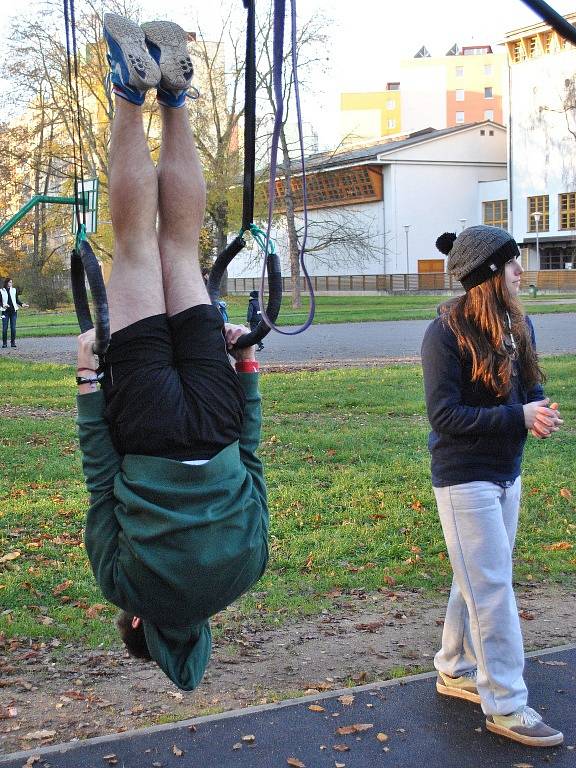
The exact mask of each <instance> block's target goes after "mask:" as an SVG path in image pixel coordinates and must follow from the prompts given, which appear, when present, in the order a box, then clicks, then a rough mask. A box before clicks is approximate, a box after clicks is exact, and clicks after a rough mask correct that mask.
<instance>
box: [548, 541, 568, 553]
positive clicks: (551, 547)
mask: <svg viewBox="0 0 576 768" xmlns="http://www.w3.org/2000/svg"><path fill="white" fill-rule="evenodd" d="M542 549H545V550H546V551H547V552H561V551H562V550H565V549H572V544H570V542H569V541H557V542H555V543H554V544H544V546H543V547H542Z"/></svg>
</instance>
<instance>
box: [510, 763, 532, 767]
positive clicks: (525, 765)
mask: <svg viewBox="0 0 576 768" xmlns="http://www.w3.org/2000/svg"><path fill="white" fill-rule="evenodd" d="M512 768H534V766H533V765H532V763H513V764H512Z"/></svg>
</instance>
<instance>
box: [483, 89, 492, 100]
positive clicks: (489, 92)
mask: <svg viewBox="0 0 576 768" xmlns="http://www.w3.org/2000/svg"><path fill="white" fill-rule="evenodd" d="M484 98H485V99H493V98H494V96H493V94H492V86H489V87H488V88H484Z"/></svg>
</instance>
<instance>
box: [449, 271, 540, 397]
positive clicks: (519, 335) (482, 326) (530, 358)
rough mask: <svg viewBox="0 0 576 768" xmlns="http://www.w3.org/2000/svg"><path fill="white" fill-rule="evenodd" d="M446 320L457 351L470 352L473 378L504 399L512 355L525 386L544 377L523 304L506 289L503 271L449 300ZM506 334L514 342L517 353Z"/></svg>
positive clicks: (510, 385)
mask: <svg viewBox="0 0 576 768" xmlns="http://www.w3.org/2000/svg"><path fill="white" fill-rule="evenodd" d="M506 313H508V316H509V317H510V326H511V327H508V317H507V315H506ZM445 319H446V322H447V323H448V326H449V327H450V328H451V330H452V332H453V333H454V335H455V336H456V340H457V341H458V347H459V349H460V352H461V353H462V354H465V353H467V354H469V355H470V358H471V360H472V381H473V382H475V381H479V382H481V383H482V384H483V385H484V386H485V387H486V388H487V389H488V390H490V391H492V392H493V393H494V394H495V395H496V396H497V397H500V398H504V397H506V396H507V395H508V393H509V392H510V389H511V387H512V376H513V369H514V358H515V357H516V356H517V359H518V363H519V367H520V373H521V376H522V380H523V382H524V386H526V387H527V388H528V389H530V388H531V387H533V386H534V385H535V384H538V383H541V382H543V381H544V380H545V375H544V372H543V371H542V369H541V368H540V365H539V364H538V357H537V355H536V350H535V349H534V346H533V345H532V339H531V338H530V331H529V328H528V325H527V323H526V320H525V318H524V312H523V310H522V306H521V304H520V302H519V301H518V299H517V298H516V297H515V296H512V295H511V293H510V291H509V290H508V288H507V287H506V280H505V276H504V270H503V269H502V270H501V271H500V272H499V273H498V274H496V275H494V277H491V278H490V279H489V280H486V281H485V282H483V283H480V285H477V286H475V287H474V288H471V289H470V290H469V291H468V292H467V293H466V294H465V295H464V296H462V297H461V298H460V299H458V300H457V301H456V302H454V303H453V304H451V305H450V306H449V307H448V309H447V312H446V314H445ZM510 333H511V334H512V336H513V338H514V341H515V343H516V352H515V353H514V352H513V350H512V348H511V342H510Z"/></svg>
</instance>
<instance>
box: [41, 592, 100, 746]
mask: <svg viewBox="0 0 576 768" xmlns="http://www.w3.org/2000/svg"><path fill="white" fill-rule="evenodd" d="M72 584H74V582H73V581H72V579H66V581H63V582H62V583H61V584H58V585H57V586H55V587H54V589H53V590H52V594H53V595H54V597H58V595H61V594H62V592H65V591H66V590H67V589H68V587H71V586H72ZM104 759H106V758H104Z"/></svg>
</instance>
